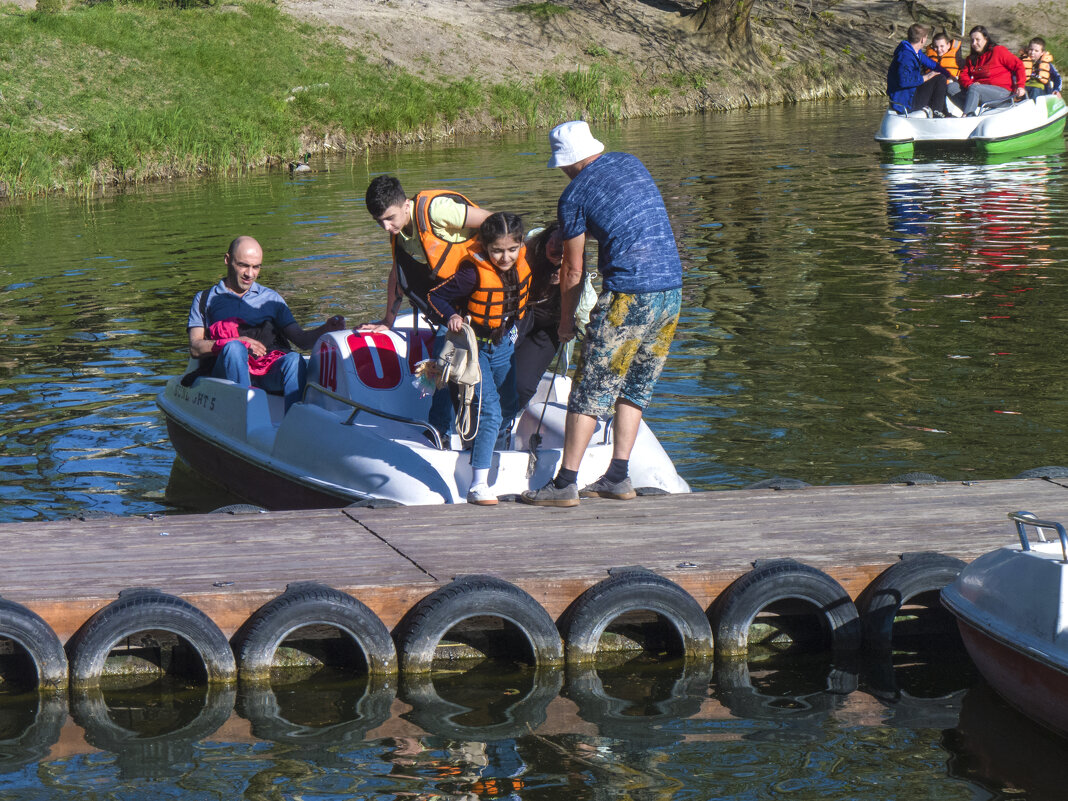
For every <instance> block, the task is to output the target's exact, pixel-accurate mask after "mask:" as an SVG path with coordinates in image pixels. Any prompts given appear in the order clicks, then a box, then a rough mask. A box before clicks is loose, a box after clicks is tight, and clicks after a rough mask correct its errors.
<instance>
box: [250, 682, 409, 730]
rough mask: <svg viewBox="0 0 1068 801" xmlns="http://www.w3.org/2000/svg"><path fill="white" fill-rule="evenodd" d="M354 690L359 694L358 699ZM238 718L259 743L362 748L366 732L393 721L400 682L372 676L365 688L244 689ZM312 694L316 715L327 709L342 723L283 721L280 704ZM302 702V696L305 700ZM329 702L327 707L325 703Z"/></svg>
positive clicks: (310, 684)
mask: <svg viewBox="0 0 1068 801" xmlns="http://www.w3.org/2000/svg"><path fill="white" fill-rule="evenodd" d="M354 689H358V690H361V692H360V694H359V695H358V696H357V695H356V692H355V691H354ZM240 690H241V691H240V694H239V695H238V699H237V712H238V714H239V715H241V717H243V718H245V720H247V721H248V722H249V723H250V724H251V726H252V733H253V734H254V735H255V736H256V737H258V738H260V739H261V740H269V741H271V742H275V743H285V744H286V745H297V746H304V745H308V746H340V745H343V744H352V745H355V744H359V743H361V742H363V740H364V738H365V737H366V735H367V732H369V731H371V730H372V729H375V728H378V727H379V726H381V725H382V724H383V723H385V722H386V721H387V720H389V716H390V711H391V709H392V706H393V700H394V699H395V698H396V697H397V684H396V677H395V676H390V675H384V674H371V675H368V676H367V678H366V681H365V683H363V684H362V685H356V687H355V688H354V685H353V684H352V683H351V682H348V683H346V684H345V685H344V686H343V687H341V688H335V687H332V686H331V685H323V684H321V683H316V681H315V680H314V679H313V680H312V681H311V682H308V683H305V682H299V683H298V684H296V685H284V686H281V687H273V686H271V685H270V684H265V683H263V682H255V683H248V684H246V683H244V682H242V683H241V687H240ZM305 692H306V693H308V694H313V695H314V696H315V702H314V704H313V705H314V707H315V708H316V709H329V710H330V711H331V712H333V713H334V714H335V715H337V717H339V718H340V720H338V721H336V722H331V723H326V724H324V725H321V726H313V725H309V724H306V723H299V722H296V721H292V720H289V719H288V718H286V717H285V710H284V706H285V704H283V703H282V702H280V700H279V699H280V698H281V697H284V696H283V694H284V693H305ZM302 698H303V696H302ZM324 699H325V702H324Z"/></svg>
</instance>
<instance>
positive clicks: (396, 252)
mask: <svg viewBox="0 0 1068 801" xmlns="http://www.w3.org/2000/svg"><path fill="white" fill-rule="evenodd" d="M439 197H448V198H452V199H453V200H455V201H457V202H459V203H463V204H464V205H465V206H474V207H475V208H478V207H477V206H475V204H474V203H472V202H471V201H470V200H468V199H467V198H466V197H464V196H463V195H461V194H460V193H459V192H449V191H447V190H443V189H432V190H428V191H426V192H420V193H418V194H417V195H416V196H415V197H414V198H412V226H413V227H414V228H415V234H414V235H415V236H417V237H419V245H420V246H421V248H422V250H423V257H424V258H425V259H426V261H423V262H421V261H419V260H418V259H416V258H415V257H413V256H412V254H410V253H409V252H408V251H407V250H405V249H404V248H403V247H401V245H400V241H399V239H400V235H399V234H393V236H391V237H390V244H391V246H392V248H393V263H394V264H395V265H397V280H398V281H399V283H400V288H401V291H403V292H404V294H405V295H406V296H407V297H408V300H410V301H411V302H412V305H413V306H415V307H416V308H417V309H419V310H420V311H422V312H425V311H426V308H427V302H426V296H427V293H429V292H430V290H431V289H433V288H434V287H435V286H437V285H438V284H440V283H441V282H442V281H444V280H445V279H446V278H451V277H452V276H453V275H455V273H456V268H457V267H459V266H460V262H461V261H463V259H464V257H465V256H467V254H468V250H469V247H470V244H471V242H473V241H474V236H471V237H470V238H469V239H465V240H463V241H461V242H449V241H448V240H447V239H442V238H441V237H439V236H438V235H437V234H435V233H434V228H433V226H431V224H430V204H431V203H432V202H433V201H434V200H435V199H437V198H439Z"/></svg>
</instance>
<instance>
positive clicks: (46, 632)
mask: <svg viewBox="0 0 1068 801" xmlns="http://www.w3.org/2000/svg"><path fill="white" fill-rule="evenodd" d="M0 638H7V639H11V640H14V641H15V642H16V643H18V644H19V645H20V646H21V647H22V649H23V650H24V651H25V652H26V654H27V655H28V656H29V659H30V660H31V661H32V662H33V668H34V670H35V672H36V674H37V675H36V679H37V686H38V687H40V688H41V689H51V688H60V687H66V686H67V655H66V654H65V653H64V652H63V644H62V643H61V642H60V641H59V637H57V636H56V633H55V632H54V631H52V629H51V627H50V626H49V625H48V624H47V623H45V622H44V621H43V620H42V619H41V618H40V617H39V616H38V615H37V614H36V613H34V612H31V611H30V610H29V609H27V608H26V607H25V606H22V605H21V604H17V603H15V602H14V601H9V600H7V599H6V598H0Z"/></svg>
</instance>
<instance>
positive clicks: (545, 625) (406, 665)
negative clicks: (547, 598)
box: [394, 576, 564, 673]
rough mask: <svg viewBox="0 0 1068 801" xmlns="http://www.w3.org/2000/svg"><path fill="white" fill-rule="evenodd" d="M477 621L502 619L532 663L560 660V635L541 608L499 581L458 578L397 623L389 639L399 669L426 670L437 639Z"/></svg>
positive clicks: (406, 671)
mask: <svg viewBox="0 0 1068 801" xmlns="http://www.w3.org/2000/svg"><path fill="white" fill-rule="evenodd" d="M481 616H488V617H498V618H502V619H503V620H505V621H507V622H509V623H511V624H512V625H513V626H515V627H516V628H517V629H518V630H519V632H520V633H521V634H522V635H523V637H524V638H525V641H526V645H528V646H529V648H530V653H531V656H532V658H533V662H534V664H536V665H539V666H546V665H554V664H559V663H560V662H562V661H563V650H564V649H563V644H562V642H561V640H560V634H559V632H557V630H556V624H555V623H553V620H552V618H551V617H549V614H548V612H546V611H545V609H544V608H542V606H541V604H539V603H538V602H537V601H535V600H534V599H533V598H531V597H530V595H528V594H527V593H525V592H523V590H521V589H519V588H518V587H516V586H515V585H514V584H509V583H508V582H507V581H502V580H501V579H499V578H495V577H493V576H463V577H461V578H458V579H456V580H455V581H453V582H451V583H449V584H446V585H445V586H444V587H442V588H440V589H438V590H435V591H434V592H432V593H430V595H428V596H427V597H426V598H423V600H421V601H419V603H417V604H416V605H415V606H413V607H412V608H411V609H409V610H408V612H407V614H405V616H404V618H403V619H402V620H401V622H400V623H398V624H397V628H396V630H395V631H394V638H395V639H396V641H397V651H398V656H399V658H400V666H401V670H402V671H403V672H405V673H425V672H427V671H428V670H430V668H431V664H432V663H433V661H434V651H435V649H436V648H437V646H438V643H439V642H440V641H441V638H442V637H444V636H445V635H446V634H447V633H448V632H449V630H450V629H452V628H453V627H454V626H455V625H456V624H457V623H460V622H461V621H463V620H467V619H468V618H473V617H481ZM510 656H512V657H515V656H516V654H510Z"/></svg>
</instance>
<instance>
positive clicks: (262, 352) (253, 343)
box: [237, 337, 267, 359]
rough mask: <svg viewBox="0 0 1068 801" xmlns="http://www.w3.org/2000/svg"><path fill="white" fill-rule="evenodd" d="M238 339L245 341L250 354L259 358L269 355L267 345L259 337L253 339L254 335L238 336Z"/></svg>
mask: <svg viewBox="0 0 1068 801" xmlns="http://www.w3.org/2000/svg"><path fill="white" fill-rule="evenodd" d="M237 341H238V342H242V343H244V345H245V347H246V348H248V352H249V355H250V356H255V357H256V358H257V359H259V358H262V357H263V356H266V355H267V346H266V345H264V344H263V343H262V342H260V341H259V340H258V339H253V338H252V337H238V338H237Z"/></svg>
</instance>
